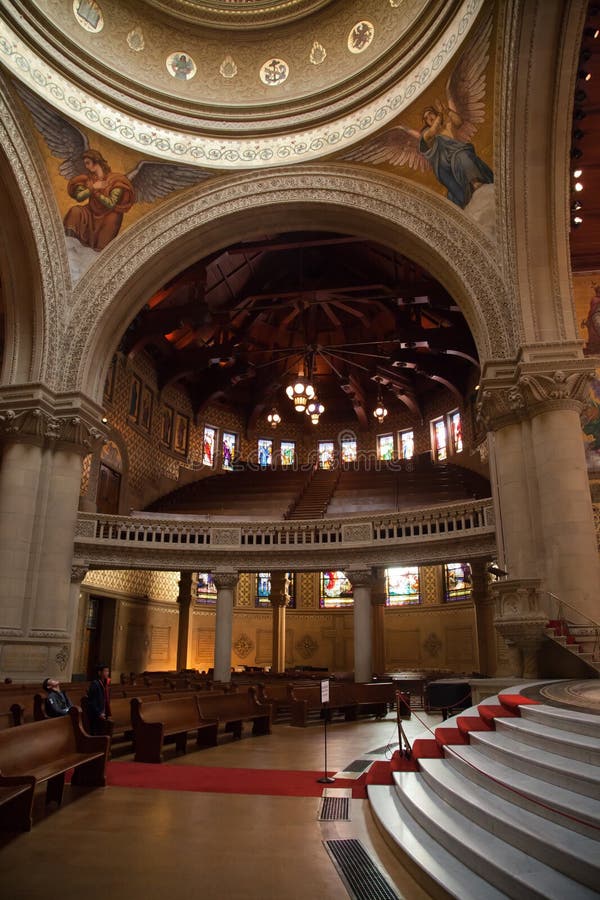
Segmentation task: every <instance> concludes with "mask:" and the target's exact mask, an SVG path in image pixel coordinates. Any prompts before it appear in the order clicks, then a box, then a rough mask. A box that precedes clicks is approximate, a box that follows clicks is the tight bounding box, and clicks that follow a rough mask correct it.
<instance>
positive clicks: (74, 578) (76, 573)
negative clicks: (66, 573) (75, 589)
mask: <svg viewBox="0 0 600 900" xmlns="http://www.w3.org/2000/svg"><path fill="white" fill-rule="evenodd" d="M88 571H89V567H88V566H82V565H72V566H71V583H72V584H77V583H78V582H79V583H80V584H81V582H82V581H83V579H84V578H85V576H86V575H87V573H88Z"/></svg>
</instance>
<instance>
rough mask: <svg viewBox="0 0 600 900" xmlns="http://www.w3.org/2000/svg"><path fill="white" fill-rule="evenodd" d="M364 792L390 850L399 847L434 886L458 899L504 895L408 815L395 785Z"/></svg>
mask: <svg viewBox="0 0 600 900" xmlns="http://www.w3.org/2000/svg"><path fill="white" fill-rule="evenodd" d="M367 791H368V794H369V806H370V808H371V811H372V813H373V815H374V817H375V820H376V822H377V825H378V827H379V828H380V830H381V832H382V834H383V835H384V837H385V839H386V841H387V843H388V844H389V845H390V847H391V848H392V850H396V852H397V851H398V850H400V851H401V853H402V854H405V855H406V856H408V857H409V859H411V860H412V862H413V863H415V864H416V865H417V866H419V868H421V869H423V870H424V872H426V873H427V875H428V876H429V878H431V879H432V880H433V882H434V884H435V885H439V886H440V887H441V888H443V889H444V890H445V891H447V892H448V894H450V896H451V897H456V898H457V900H503V898H505V897H506V894H505V893H502V892H501V891H498V890H497V889H496V888H495V887H493V886H492V885H491V884H489V882H488V881H486V880H484V879H483V878H481V877H480V876H479V875H477V874H476V873H475V872H473V871H472V870H471V869H469V868H468V867H467V866H465V865H464V864H463V863H461V862H460V860H458V859H457V858H456V857H455V856H453V855H452V854H451V853H448V851H447V850H445V849H444V848H443V847H441V846H440V845H439V844H438V842H437V841H436V840H435V839H434V838H432V837H431V835H430V834H428V833H427V832H426V831H425V829H423V828H421V826H420V825H419V824H418V823H417V822H415V821H414V819H412V818H411V817H410V816H408V815H407V814H406V810H405V809H404V807H403V805H402V803H401V802H400V799H399V797H398V794H397V792H396V788H395V787H392V786H391V785H369V786H368V788H367ZM433 896H437V894H433Z"/></svg>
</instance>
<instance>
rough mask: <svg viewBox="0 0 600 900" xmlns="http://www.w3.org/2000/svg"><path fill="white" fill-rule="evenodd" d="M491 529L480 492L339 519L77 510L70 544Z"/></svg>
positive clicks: (258, 542)
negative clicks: (477, 495) (468, 497)
mask: <svg viewBox="0 0 600 900" xmlns="http://www.w3.org/2000/svg"><path fill="white" fill-rule="evenodd" d="M493 534H494V519H493V509H492V501H491V500H490V499H485V500H473V501H467V502H461V503H454V504H449V505H444V506H434V507H428V508H426V509H415V510H407V511H405V512H396V513H390V514H372V515H370V516H358V517H352V518H345V519H343V520H342V519H318V520H314V521H306V520H302V521H293V520H291V521H290V520H287V521H282V520H278V521H261V522H248V521H232V520H229V519H227V520H226V519H214V518H213V519H210V518H207V517H205V516H203V517H202V518H200V517H193V516H190V517H183V516H181V517H179V516H177V517H175V516H158V515H154V514H143V513H140V514H136V515H134V516H110V515H99V514H94V513H80V514H79V517H78V524H77V535H76V539H75V543H76V546H77V548H78V550H79V551H80V552H82V551H83V555H87V554H86V553H85V550H84V548H87V550H88V551H90V552H91V551H92V549H95V550H96V551H98V550H100V548H102V547H106V548H108V547H110V548H111V549H112V550H113V551H114V550H115V549H116V548H122V549H123V550H124V551H126V550H127V548H129V549H130V550H133V549H134V548H136V549H137V548H140V549H141V548H142V547H143V548H145V549H149V548H153V549H154V550H156V551H157V552H158V553H161V555H162V553H163V552H165V553H166V552H168V551H169V550H170V549H173V550H174V549H177V551H178V552H181V551H185V550H186V549H189V550H190V551H194V555H197V554H198V552H200V554H201V555H202V551H203V550H204V551H207V553H208V554H210V552H211V551H221V552H222V551H224V550H228V549H231V550H236V551H238V552H240V551H241V552H243V553H244V554H248V555H252V553H253V552H260V551H264V549H265V548H266V547H269V548H271V549H273V550H277V548H280V549H281V550H284V549H287V548H294V549H298V550H299V549H301V548H303V547H306V548H307V549H309V548H311V549H312V550H315V549H317V548H319V549H320V548H322V549H323V550H326V549H327V548H328V547H335V548H337V549H340V550H342V549H345V550H348V549H352V548H357V549H358V548H373V549H375V548H382V547H384V546H385V547H387V546H390V547H397V546H399V545H404V544H411V543H422V542H436V541H448V540H449V539H452V538H458V537H461V536H462V537H466V536H469V535H470V536H475V535H493ZM100 552H101V551H100ZM92 555H94V556H96V555H97V553H93V554H92Z"/></svg>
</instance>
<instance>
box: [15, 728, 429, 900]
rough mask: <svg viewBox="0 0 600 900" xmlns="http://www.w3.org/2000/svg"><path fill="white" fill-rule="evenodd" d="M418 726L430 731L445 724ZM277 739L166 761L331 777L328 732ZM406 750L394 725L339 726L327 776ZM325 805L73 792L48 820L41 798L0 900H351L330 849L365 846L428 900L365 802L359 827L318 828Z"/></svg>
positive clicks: (404, 889)
mask: <svg viewBox="0 0 600 900" xmlns="http://www.w3.org/2000/svg"><path fill="white" fill-rule="evenodd" d="M419 716H420V718H421V719H422V720H423V721H424V722H427V723H429V724H430V725H432V724H437V723H438V722H439V717H434V716H426V715H425V714H424V713H419ZM422 730H423V725H421V724H420V723H419V722H417V721H416V720H413V721H411V722H410V723H406V731H407V733H408V735H409V737H411V736H414V735H415V734H417V733H419V732H421V731H422ZM273 731H274V733H273V734H272V735H270V736H268V737H251V736H248V737H244V738H243V739H242V740H241V741H236V742H233V741H231V739H230V738H229V736H224V737H223V738H221V743H220V745H219V747H216V748H214V749H208V750H200V751H193V752H190V753H188V754H187V755H186V756H181V757H172V758H169V759H168V762H170V763H172V764H176V765H185V766H189V765H205V766H226V767H227V766H230V767H238V766H240V767H247V768H261V769H262V768H273V769H303V770H309V771H321V770H322V768H323V729H322V726H319V725H314V726H310V727H309V728H306V729H301V728H292V727H291V726H289V725H276V726H274V729H273ZM247 733H248V732H247ZM397 742H398V733H397V728H396V721H395V716H393V715H390V716H389V717H388V718H387V719H385V720H383V721H380V722H378V721H374V720H372V719H364V720H361V721H359V722H356V723H343V722H339V723H338V722H336V723H335V724H333V725H331V726H330V727H329V728H328V729H327V750H328V770H329V771H330V772H332V771H333V772H335V771H339V770H342V769H344V767H345V766H346V765H348V763H350V762H351V761H352V760H354V759H357V758H360V757H363V756H364V755H365V754H366V753H369V751H373V750H375V749H379V748H382V747H384V746H386V745H387V744H393V745H396V744H397ZM191 746H193V745H191ZM116 758H117V759H118V758H119V757H118V756H117V757H116ZM120 758H122V759H125V760H128V759H131V756H122V757H120ZM380 758H383V757H380ZM334 786H335V785H334ZM318 806H319V799H318V798H303V797H264V796H251V795H241V794H204V793H191V792H185V791H152V790H146V789H134V788H119V787H109V788H104V789H97V790H94V791H90V792H89V793H86V794H84V795H81V794H79V795H77V796H75V791H73V793H72V794H71V792H70V790H69V789H68V788H67V789H66V796H65V800H64V802H63V806H62V808H61V809H59V810H57V809H56V808H55V807H50V811H49V812H46V811H45V810H44V804H43V792H41V793H40V796H39V797H36V816H35V822H34V827H33V830H32V831H31V832H30V833H29V834H22V835H18V836H16V837H14V838H13V837H11V838H10V839H6V838H2V839H0V848H1V850H0V896H1V897H2V898H3V900H37V898H40V900H42V898H43V900H54V898H56V900H58V898H60V900H100V898H102V900H155V898H156V900H158V898H160V900H221V898H223V900H225V898H231V900H238V898H239V900H242V898H243V900H271V898H277V900H280V898H281V900H344V898H347V897H348V894H347V891H346V889H345V887H344V885H343V883H342V881H341V879H340V876H339V875H338V873H337V871H336V869H335V868H334V866H333V864H332V862H331V861H330V859H329V856H328V854H327V853H326V852H325V849H324V847H323V843H322V842H323V841H324V840H329V839H332V838H357V839H359V840H360V841H361V842H362V843H363V845H364V846H365V848H366V849H367V850H368V852H369V854H370V855H371V857H372V859H373V860H374V861H375V862H376V863H377V864H378V865H379V866H380V867H381V869H382V870H383V871H384V873H385V874H386V876H387V877H388V879H389V880H390V882H391V883H392V884H393V885H394V886H395V889H396V891H397V892H398V895H399V896H400V897H404V898H407V900H425V898H426V897H427V896H428V895H427V894H426V893H425V892H424V891H423V890H422V888H420V887H419V886H418V885H417V884H416V882H415V881H414V880H413V879H412V878H411V876H410V875H409V873H408V872H407V871H406V870H405V869H404V868H403V866H402V865H401V864H400V862H399V861H398V859H397V858H396V857H395V856H394V854H393V853H392V852H391V850H390V849H389V848H388V847H387V845H386V844H385V843H384V841H383V839H382V837H381V835H380V833H379V832H378V830H377V827H376V826H375V824H374V822H373V820H372V818H371V815H370V811H369V805H368V801H366V800H352V803H351V821H350V822H319V821H318V820H317V815H318Z"/></svg>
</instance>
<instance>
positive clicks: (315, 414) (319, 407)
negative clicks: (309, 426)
mask: <svg viewBox="0 0 600 900" xmlns="http://www.w3.org/2000/svg"><path fill="white" fill-rule="evenodd" d="M324 412H325V407H324V406H323V404H322V403H319V401H318V399H317V398H316V397H315V398H314V399H313V400H312V402H311V403H309V404H308V407H307V409H306V415H307V416H310V421H311V422H312V423H313V425H318V424H319V417H320V416H322V415H323V413H324Z"/></svg>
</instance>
